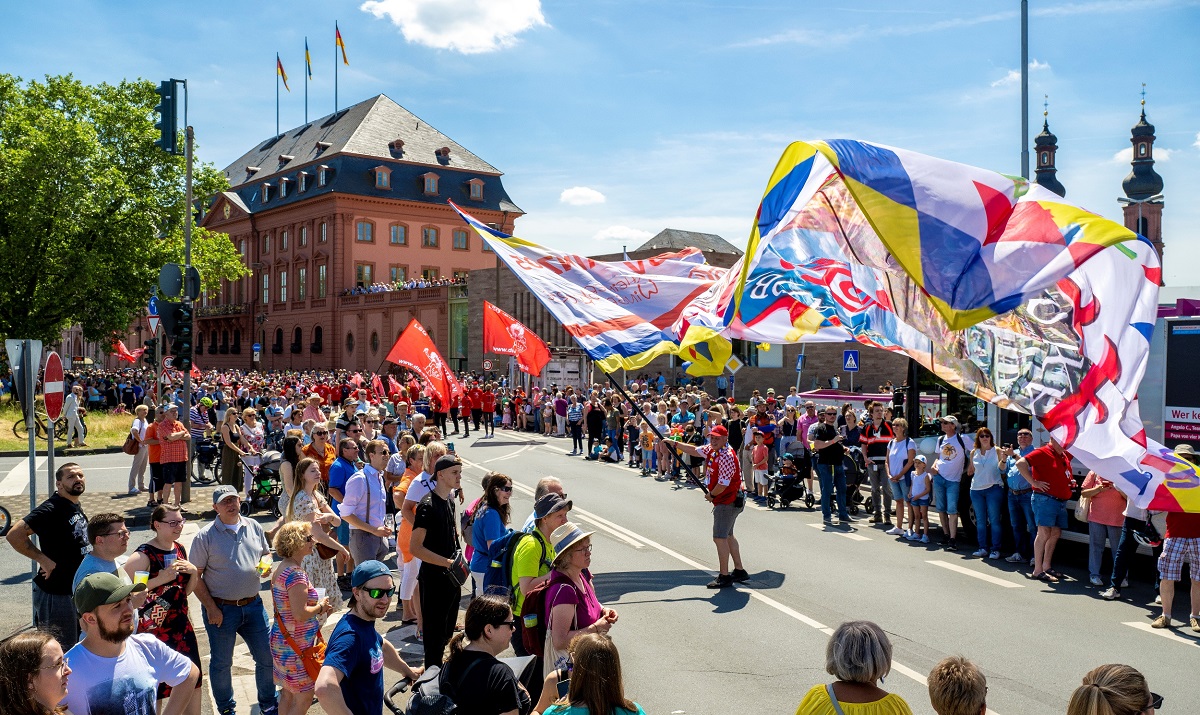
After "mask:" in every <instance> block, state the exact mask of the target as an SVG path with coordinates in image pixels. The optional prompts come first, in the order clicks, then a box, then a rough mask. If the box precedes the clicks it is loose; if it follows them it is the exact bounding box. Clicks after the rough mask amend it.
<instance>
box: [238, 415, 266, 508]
mask: <svg viewBox="0 0 1200 715" xmlns="http://www.w3.org/2000/svg"><path fill="white" fill-rule="evenodd" d="M241 432H242V441H243V442H245V443H246V445H247V446H248V447H249V449H247V450H245V455H244V456H243V457H242V464H244V465H245V466H244V467H243V468H242V472H243V473H244V477H243V481H244V484H243V485H242V491H243V492H245V493H246V494H249V493H250V482H251V481H252V480H253V479H254V475H253V474H251V473H250V468H251V467H257V466H258V465H260V464H262V451H263V447H264V446H265V445H266V433H265V432H264V431H263V426H262V425H261V424H259V423H258V412H256V411H255V410H254V408H253V407H247V408H246V409H244V410H242V429H241ZM235 486H236V485H235Z"/></svg>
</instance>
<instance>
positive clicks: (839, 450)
mask: <svg viewBox="0 0 1200 715" xmlns="http://www.w3.org/2000/svg"><path fill="white" fill-rule="evenodd" d="M845 440H846V438H845V436H843V435H842V434H841V433H840V432H838V428H837V408H836V407H828V408H826V409H825V420H824V421H823V422H818V423H817V425H816V426H815V427H814V428H813V449H814V450H815V451H816V453H817V464H816V467H817V479H818V480H819V481H820V483H821V519H822V520H823V521H824V522H825V523H826V524H832V523H833V498H834V490H835V489H836V490H837V511H838V523H840V524H849V523H850V514H849V513H848V512H847V511H846V472H845V469H844V468H843V467H842V458H843V457H844V456H845V455H846V447H845Z"/></svg>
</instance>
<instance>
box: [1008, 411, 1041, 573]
mask: <svg viewBox="0 0 1200 715" xmlns="http://www.w3.org/2000/svg"><path fill="white" fill-rule="evenodd" d="M1032 451H1033V432H1032V431H1030V430H1029V429H1028V428H1021V429H1020V430H1018V431H1017V447H1016V449H1014V448H1013V447H1011V446H1009V447H1007V448H1006V449H1005V451H1004V452H1003V454H1005V455H1006V456H1007V459H1005V462H1004V483H1005V485H1006V486H1008V518H1009V520H1010V521H1011V522H1012V529H1013V542H1014V543H1015V544H1016V546H1017V550H1016V551H1014V552H1013V555H1012V556H1009V557H1008V558H1007V559H1005V561H1007V562H1008V563H1010V564H1019V563H1024V562H1025V561H1028V560H1030V559H1031V558H1033V536H1034V534H1035V533H1037V526H1035V525H1034V523H1033V502H1032V501H1031V495H1030V492H1032V491H1033V485H1031V484H1030V483H1029V482H1027V481H1025V477H1023V476H1021V472H1020V470H1018V469H1017V462H1019V461H1020V460H1021V458H1022V457H1024V456H1025V455H1027V454H1029V453H1030V452H1032Z"/></svg>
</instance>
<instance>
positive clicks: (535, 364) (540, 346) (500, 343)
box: [483, 300, 550, 375]
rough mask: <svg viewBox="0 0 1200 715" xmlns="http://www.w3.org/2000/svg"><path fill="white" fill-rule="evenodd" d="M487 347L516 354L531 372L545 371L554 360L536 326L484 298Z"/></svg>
mask: <svg viewBox="0 0 1200 715" xmlns="http://www.w3.org/2000/svg"><path fill="white" fill-rule="evenodd" d="M483 351H484V352H485V353H495V354H497V355H513V356H515V357H516V358H517V367H519V368H520V369H521V372H523V373H526V374H528V375H540V374H542V368H544V367H546V363H548V362H550V348H548V347H546V343H545V342H544V341H543V340H542V339H541V338H539V337H538V336H537V335H536V334H535V333H534V332H533V331H532V330H530V329H529V328H527V327H525V326H524V325H523V324H521V323H520V322H519V321H517V319H516V318H514V317H512V316H511V315H509V314H508V313H505V312H504V311H503V310H500V309H499V308H497V307H496V306H494V305H492V304H491V303H490V302H488V301H486V300H485V301H483Z"/></svg>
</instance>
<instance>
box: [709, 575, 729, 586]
mask: <svg viewBox="0 0 1200 715" xmlns="http://www.w3.org/2000/svg"><path fill="white" fill-rule="evenodd" d="M732 585H733V576H731V575H730V574H727V573H723V574H717V577H716V578H714V579H713V580H712V581H709V582H708V588H728V587H729V586H732Z"/></svg>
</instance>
